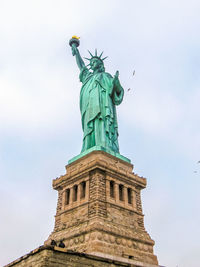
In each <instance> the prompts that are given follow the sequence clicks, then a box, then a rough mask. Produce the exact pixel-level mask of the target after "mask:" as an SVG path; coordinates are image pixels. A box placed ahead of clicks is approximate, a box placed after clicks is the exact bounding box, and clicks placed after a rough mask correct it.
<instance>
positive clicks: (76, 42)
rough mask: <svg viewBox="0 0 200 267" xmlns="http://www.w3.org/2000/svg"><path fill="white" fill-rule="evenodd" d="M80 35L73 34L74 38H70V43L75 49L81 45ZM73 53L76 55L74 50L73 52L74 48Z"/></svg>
mask: <svg viewBox="0 0 200 267" xmlns="http://www.w3.org/2000/svg"><path fill="white" fill-rule="evenodd" d="M79 39H80V37H77V36H75V35H74V36H72V38H71V39H70V40H69V45H70V46H71V47H72V48H74V50H75V49H76V48H77V47H78V46H79V45H80V41H79ZM72 53H73V56H74V52H73V49H72Z"/></svg>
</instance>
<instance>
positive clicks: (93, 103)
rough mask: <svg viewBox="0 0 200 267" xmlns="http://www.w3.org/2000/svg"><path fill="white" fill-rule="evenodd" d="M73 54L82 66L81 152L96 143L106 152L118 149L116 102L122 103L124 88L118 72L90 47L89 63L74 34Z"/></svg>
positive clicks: (80, 76) (117, 151) (72, 41)
mask: <svg viewBox="0 0 200 267" xmlns="http://www.w3.org/2000/svg"><path fill="white" fill-rule="evenodd" d="M70 46H71V47H72V55H73V56H75V57H76V62H77V65H78V67H79V69H80V75H79V78H80V81H81V82H82V88H81V91H80V111H81V120H82V129H83V145H82V150H81V152H84V151H86V150H88V149H90V148H92V147H94V146H96V147H101V148H102V150H106V151H107V152H109V151H110V152H115V153H119V145H118V126H117V114H116V105H119V104H121V102H122V100H123V96H124V90H123V88H122V86H121V84H120V82H119V78H118V77H119V72H118V71H117V72H116V74H115V75H114V77H112V76H111V75H110V74H109V73H107V72H105V68H104V62H103V61H104V59H105V58H102V54H103V52H102V53H101V54H100V55H97V50H95V54H94V55H92V53H91V52H90V51H89V53H90V56H91V58H86V59H87V60H89V64H88V65H87V66H86V65H85V63H84V61H83V59H82V58H81V56H80V53H79V50H78V48H77V47H78V46H79V40H78V38H77V37H76V36H73V37H72V39H71V40H70Z"/></svg>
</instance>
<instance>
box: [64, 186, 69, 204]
mask: <svg viewBox="0 0 200 267" xmlns="http://www.w3.org/2000/svg"><path fill="white" fill-rule="evenodd" d="M69 201H70V189H69V188H68V189H67V190H66V191H65V204H66V205H69Z"/></svg>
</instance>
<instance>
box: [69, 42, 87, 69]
mask: <svg viewBox="0 0 200 267" xmlns="http://www.w3.org/2000/svg"><path fill="white" fill-rule="evenodd" d="M72 55H73V56H75V57H76V63H77V65H78V67H79V69H80V70H82V69H83V68H84V67H85V63H84V61H83V59H82V57H81V56H80V53H79V51H78V48H77V47H76V45H75V44H72Z"/></svg>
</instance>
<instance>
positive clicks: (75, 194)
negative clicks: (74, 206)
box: [73, 185, 78, 201]
mask: <svg viewBox="0 0 200 267" xmlns="http://www.w3.org/2000/svg"><path fill="white" fill-rule="evenodd" d="M77 194H78V185H74V187H73V201H77Z"/></svg>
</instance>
